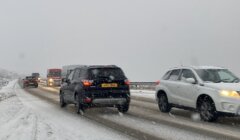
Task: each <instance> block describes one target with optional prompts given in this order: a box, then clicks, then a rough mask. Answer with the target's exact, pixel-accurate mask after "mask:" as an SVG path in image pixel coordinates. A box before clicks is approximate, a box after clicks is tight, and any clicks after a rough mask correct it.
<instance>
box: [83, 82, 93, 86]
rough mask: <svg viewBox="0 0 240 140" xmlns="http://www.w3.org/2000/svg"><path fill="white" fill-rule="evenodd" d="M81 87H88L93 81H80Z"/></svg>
mask: <svg viewBox="0 0 240 140" xmlns="http://www.w3.org/2000/svg"><path fill="white" fill-rule="evenodd" d="M82 83H83V86H85V87H90V86H91V85H92V84H93V80H82Z"/></svg>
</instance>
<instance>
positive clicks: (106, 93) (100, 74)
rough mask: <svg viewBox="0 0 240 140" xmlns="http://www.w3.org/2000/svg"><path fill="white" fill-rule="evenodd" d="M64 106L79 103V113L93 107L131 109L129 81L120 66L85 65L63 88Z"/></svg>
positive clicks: (62, 104) (123, 110)
mask: <svg viewBox="0 0 240 140" xmlns="http://www.w3.org/2000/svg"><path fill="white" fill-rule="evenodd" d="M59 95H60V106H61V107H65V106H66V105H67V104H75V105H76V107H77V109H76V111H77V113H80V112H82V111H84V110H85V109H86V108H89V107H116V108H118V110H119V112H122V113H125V112H127V111H128V109H129V103H130V90H129V81H128V79H127V78H126V76H125V74H124V72H123V71H122V70H121V68H119V67H117V66H84V67H80V68H76V69H74V70H73V71H72V72H71V73H70V74H69V75H68V77H67V78H66V79H63V84H62V86H61V89H60V94H59Z"/></svg>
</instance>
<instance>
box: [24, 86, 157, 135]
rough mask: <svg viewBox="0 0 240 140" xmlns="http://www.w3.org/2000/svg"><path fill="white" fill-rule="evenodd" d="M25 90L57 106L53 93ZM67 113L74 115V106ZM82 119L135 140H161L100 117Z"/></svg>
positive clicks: (89, 116) (91, 116) (86, 115)
mask: <svg viewBox="0 0 240 140" xmlns="http://www.w3.org/2000/svg"><path fill="white" fill-rule="evenodd" d="M25 90H26V91H27V92H28V93H30V94H32V95H34V96H37V97H39V98H41V99H44V100H47V101H49V102H51V103H53V104H55V105H57V106H59V99H58V96H57V94H56V93H54V92H48V93H52V94H54V96H57V98H56V97H55V98H53V97H49V96H47V95H46V94H48V93H44V92H43V91H46V90H43V91H37V90H34V91H33V90H31V89H25ZM67 111H68V112H70V113H75V107H74V106H69V107H68V110H67ZM83 117H85V118H86V119H88V120H91V121H95V122H96V123H98V124H101V125H103V126H106V127H108V128H111V129H113V130H116V131H119V132H121V133H123V134H125V135H128V136H131V137H133V138H136V139H142V140H161V139H162V138H161V137H157V136H153V135H150V134H148V133H145V132H143V131H139V130H138V129H135V128H131V127H129V126H126V125H122V124H119V123H117V122H115V121H111V120H109V119H104V118H101V117H96V116H95V115H88V114H87V113H85V114H84V115H83Z"/></svg>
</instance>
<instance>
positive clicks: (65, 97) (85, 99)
mask: <svg viewBox="0 0 240 140" xmlns="http://www.w3.org/2000/svg"><path fill="white" fill-rule="evenodd" d="M47 77H48V79H47V85H48V86H55V85H57V86H58V85H61V88H60V93H59V98H60V106H61V107H65V106H66V105H68V104H75V105H76V112H77V113H83V112H84V110H85V109H86V108H90V107H115V108H117V109H118V111H119V112H122V113H125V112H127V111H128V109H129V104H130V101H131V96H130V88H129V85H130V82H129V80H128V78H127V77H126V76H125V74H124V72H123V70H122V69H121V68H119V67H117V66H115V65H92V66H86V65H69V66H64V67H63V68H62V69H49V70H48V73H47ZM26 79H27V78H26ZM30 81H31V80H30ZM29 83H30V82H29ZM31 84H33V83H31ZM33 85H34V84H33ZM156 101H157V103H158V106H159V109H160V111H161V112H164V113H168V112H170V111H171V109H172V108H181V109H185V110H192V111H196V112H199V114H200V117H201V119H202V120H204V121H209V122H212V121H216V120H217V118H218V117H220V116H236V115H240V79H239V78H238V77H237V76H235V75H234V74H233V73H232V72H230V71H229V70H227V69H225V68H221V67H206V66H205V67H204V66H202V67H201V66H199V67H178V68H173V69H170V70H168V71H167V73H166V74H165V75H164V76H163V77H162V79H161V80H160V81H159V82H158V85H157V86H156Z"/></svg>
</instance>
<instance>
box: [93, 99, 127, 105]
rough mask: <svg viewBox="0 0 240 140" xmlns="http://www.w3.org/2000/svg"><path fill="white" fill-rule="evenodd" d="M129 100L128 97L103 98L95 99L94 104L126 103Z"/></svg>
mask: <svg viewBox="0 0 240 140" xmlns="http://www.w3.org/2000/svg"><path fill="white" fill-rule="evenodd" d="M127 102H128V101H127V99H126V98H102V99H94V100H93V101H92V104H94V105H124V104H126V103H127Z"/></svg>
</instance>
